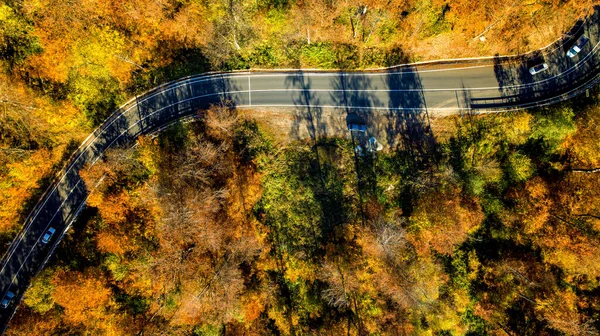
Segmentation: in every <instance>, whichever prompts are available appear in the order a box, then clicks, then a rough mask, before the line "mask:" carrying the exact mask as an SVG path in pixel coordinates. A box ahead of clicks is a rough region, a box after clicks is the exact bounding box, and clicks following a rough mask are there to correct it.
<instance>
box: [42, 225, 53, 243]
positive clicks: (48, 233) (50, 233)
mask: <svg viewBox="0 0 600 336" xmlns="http://www.w3.org/2000/svg"><path fill="white" fill-rule="evenodd" d="M54 232H56V230H55V229H54V228H53V227H51V228H49V229H48V231H46V233H45V234H44V237H43V238H42V243H44V244H48V242H49V241H50V239H52V236H53V235H54Z"/></svg>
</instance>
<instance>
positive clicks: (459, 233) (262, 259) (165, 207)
mask: <svg viewBox="0 0 600 336" xmlns="http://www.w3.org/2000/svg"><path fill="white" fill-rule="evenodd" d="M599 103H600V94H599V93H598V92H595V93H594V95H593V97H591V98H589V99H587V100H585V101H583V102H581V101H580V102H579V103H577V104H575V103H565V104H562V105H558V106H554V107H551V108H544V109H539V110H531V111H529V112H517V113H506V114H498V115H488V116H470V117H446V118H442V119H439V120H435V121H433V122H432V129H433V130H438V131H439V133H438V134H439V136H436V138H435V142H434V143H432V144H431V146H428V147H426V150H422V149H421V150H418V148H422V146H421V145H419V146H415V145H414V144H415V142H412V141H404V142H402V143H400V144H399V145H398V147H397V148H396V149H395V150H393V151H389V152H383V153H377V154H376V155H373V156H365V157H358V158H357V157H356V156H355V155H354V151H353V145H352V142H351V141H350V140H349V139H347V138H322V139H317V140H290V141H287V142H282V141H276V140H275V138H276V137H275V136H273V133H272V132H271V131H270V130H269V129H268V128H265V127H263V126H261V124H259V123H257V122H256V121H254V120H252V119H249V118H246V117H244V116H243V115H242V114H239V113H238V112H237V111H236V110H235V109H231V108H228V107H226V106H215V107H213V108H211V109H210V110H208V111H203V112H201V116H200V119H199V121H197V122H194V123H186V124H176V125H174V126H172V127H170V128H169V129H168V130H167V131H165V132H164V133H162V134H161V135H160V136H158V137H146V138H141V139H140V140H139V144H138V146H137V147H135V148H133V149H116V150H113V151H111V152H110V154H108V155H106V157H105V159H104V161H103V162H102V163H101V164H97V165H94V166H93V167H90V168H89V169H87V170H86V171H85V173H84V174H83V177H84V179H85V181H86V184H87V185H88V186H90V187H91V186H95V185H96V184H97V181H98V179H99V178H102V177H103V178H104V181H103V183H102V184H101V185H100V187H99V188H98V189H97V190H95V191H94V193H93V194H92V196H91V197H90V199H89V201H88V207H87V208H86V210H85V211H84V213H83V214H82V215H81V218H80V219H79V220H78V223H76V224H75V225H74V228H73V232H71V233H70V234H69V235H68V236H67V237H66V238H65V240H64V241H63V242H62V244H61V245H60V246H59V249H58V250H57V253H56V256H55V257H54V258H53V260H52V262H51V264H50V265H49V266H48V267H46V268H45V269H44V270H43V271H42V273H41V274H40V275H39V276H38V277H37V278H36V279H35V281H34V282H33V284H32V286H31V287H30V289H29V290H28V292H27V293H26V296H25V299H24V306H25V307H24V308H23V309H20V310H19V311H18V312H17V316H16V317H15V318H14V319H13V321H12V322H11V326H10V328H9V329H8V332H7V335H66V334H68V335H76V334H99V335H139V334H148V335H155V334H164V335H166V334H182V335H242V334H244V335H274V334H275V335H277V334H280V335H305V334H326V335H339V334H350V335H366V334H374V335H465V334H466V335H501V334H508V335H597V334H598V331H599V330H600V320H599V317H600V283H599V280H600V267H599V265H600V234H599V233H600V178H599V176H598V172H597V171H596V172H594V170H593V169H592V168H597V167H599V166H600V142H598V140H597V139H598V137H599V136H600V127H598V122H597V120H599V118H600V104H599ZM411 144H412V146H411ZM596 170H597V169H596Z"/></svg>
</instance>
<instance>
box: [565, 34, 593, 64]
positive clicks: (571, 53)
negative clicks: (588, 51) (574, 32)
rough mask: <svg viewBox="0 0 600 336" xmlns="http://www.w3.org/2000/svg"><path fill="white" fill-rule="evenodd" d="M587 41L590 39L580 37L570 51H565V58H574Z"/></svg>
mask: <svg viewBox="0 0 600 336" xmlns="http://www.w3.org/2000/svg"><path fill="white" fill-rule="evenodd" d="M589 40H590V39H589V38H587V37H586V36H585V35H581V36H580V37H579V38H578V39H577V41H575V44H574V45H573V46H572V47H571V49H569V51H567V56H569V57H570V58H573V57H575V56H576V55H577V54H579V52H581V50H582V49H583V47H584V46H585V45H586V44H587V43H588V41H589Z"/></svg>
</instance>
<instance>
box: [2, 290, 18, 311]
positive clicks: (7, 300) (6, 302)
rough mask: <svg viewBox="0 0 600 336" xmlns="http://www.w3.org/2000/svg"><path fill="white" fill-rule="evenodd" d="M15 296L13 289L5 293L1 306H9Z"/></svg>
mask: <svg viewBox="0 0 600 336" xmlns="http://www.w3.org/2000/svg"><path fill="white" fill-rule="evenodd" d="M14 297H15V293H13V292H11V291H8V292H6V295H4V298H3V299H2V302H0V307H2V308H6V307H8V305H9V304H10V302H11V301H12V299H13V298H14Z"/></svg>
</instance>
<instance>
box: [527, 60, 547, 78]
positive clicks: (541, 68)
mask: <svg viewBox="0 0 600 336" xmlns="http://www.w3.org/2000/svg"><path fill="white" fill-rule="evenodd" d="M546 69H548V64H547V63H540V64H538V65H534V66H532V67H531V68H529V73H530V74H532V75H535V74H539V73H540V72H542V71H544V70H546Z"/></svg>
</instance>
